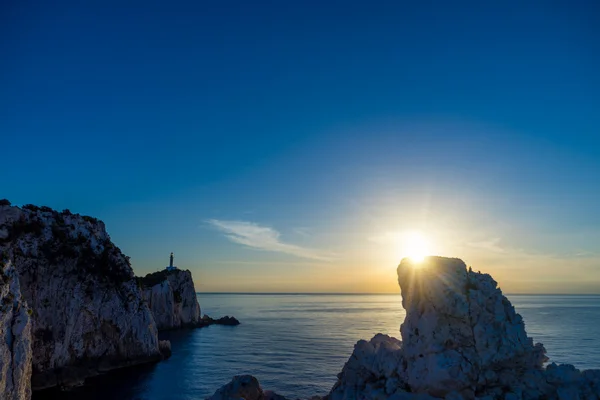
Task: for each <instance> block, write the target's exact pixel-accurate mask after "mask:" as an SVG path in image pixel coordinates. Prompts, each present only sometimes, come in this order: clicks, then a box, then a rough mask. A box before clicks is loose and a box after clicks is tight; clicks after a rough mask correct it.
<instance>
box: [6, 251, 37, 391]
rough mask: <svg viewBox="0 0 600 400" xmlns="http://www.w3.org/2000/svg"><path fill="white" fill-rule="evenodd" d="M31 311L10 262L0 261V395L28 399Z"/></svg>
mask: <svg viewBox="0 0 600 400" xmlns="http://www.w3.org/2000/svg"><path fill="white" fill-rule="evenodd" d="M30 312H31V310H30V309H29V308H28V306H27V302H26V301H25V300H24V299H23V297H22V296H21V290H20V287H19V279H18V277H17V273H16V271H15V269H14V267H13V266H12V265H11V264H10V262H8V261H5V260H3V259H0V336H1V339H0V395H1V396H2V399H3V400H27V399H30V398H31V356H32V352H31V318H30V316H29V314H30Z"/></svg>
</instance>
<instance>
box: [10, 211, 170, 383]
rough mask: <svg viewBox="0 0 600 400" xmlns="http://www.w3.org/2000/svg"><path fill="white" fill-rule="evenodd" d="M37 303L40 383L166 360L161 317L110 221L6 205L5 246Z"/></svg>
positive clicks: (35, 333) (35, 329)
mask: <svg viewBox="0 0 600 400" xmlns="http://www.w3.org/2000/svg"><path fill="white" fill-rule="evenodd" d="M1 252H4V253H6V255H7V257H8V258H9V259H11V260H12V261H13V265H14V266H15V268H16V270H17V273H18V276H19V281H20V284H21V289H22V293H23V296H24V297H25V299H26V300H27V302H28V304H29V306H30V307H31V308H32V309H33V327H32V331H33V338H34V341H33V376H32V386H33V389H41V388H46V387H51V386H55V385H69V384H73V383H77V382H80V381H81V380H83V379H84V378H85V377H87V376H91V375H94V374H97V373H98V372H101V371H106V370H109V369H113V368H118V367H122V366H127V365H133V364H138V363H142V362H148V361H154V360H159V359H160V358H161V354H160V351H159V346H158V334H157V328H156V324H155V322H154V318H153V316H152V313H151V312H150V309H149V308H148V306H147V305H146V303H145V301H144V300H143V297H142V293H141V290H140V288H139V287H138V284H137V282H136V280H135V279H134V276H133V271H132V269H131V266H130V264H129V258H128V257H126V256H125V255H123V253H122V252H121V251H120V249H119V248H118V247H116V246H115V245H114V244H113V243H112V242H111V240H110V237H109V236H108V234H107V233H106V229H105V227H104V223H102V222H101V221H98V220H97V219H95V218H91V217H85V216H80V215H78V214H71V213H70V212H69V211H63V212H62V213H60V212H57V211H54V210H52V209H50V208H48V207H41V208H40V207H36V206H31V205H28V206H24V207H23V208H18V207H11V206H8V205H1V206H0V253H1Z"/></svg>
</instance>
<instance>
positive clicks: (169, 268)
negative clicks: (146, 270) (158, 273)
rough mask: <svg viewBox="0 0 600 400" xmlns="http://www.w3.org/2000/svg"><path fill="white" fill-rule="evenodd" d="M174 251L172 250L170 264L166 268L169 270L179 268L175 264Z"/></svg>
mask: <svg viewBox="0 0 600 400" xmlns="http://www.w3.org/2000/svg"><path fill="white" fill-rule="evenodd" d="M173 258H175V257H174V256H173V252H171V257H169V266H168V267H167V268H166V270H167V271H175V270H176V269H177V267H176V266H174V265H173Z"/></svg>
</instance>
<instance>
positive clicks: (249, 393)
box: [208, 375, 265, 400]
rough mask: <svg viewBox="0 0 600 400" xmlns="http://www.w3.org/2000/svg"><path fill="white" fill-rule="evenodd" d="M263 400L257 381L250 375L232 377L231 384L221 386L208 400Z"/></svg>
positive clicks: (263, 396)
mask: <svg viewBox="0 0 600 400" xmlns="http://www.w3.org/2000/svg"><path fill="white" fill-rule="evenodd" d="M231 399H244V400H265V395H264V393H263V390H262V389H261V387H260V384H259V383H258V379H256V378H255V377H253V376H252V375H239V376H234V377H233V379H232V380H231V382H229V383H228V384H226V385H224V386H222V387H221V388H220V389H219V390H217V391H216V392H215V394H213V395H212V396H211V397H209V398H208V400H231Z"/></svg>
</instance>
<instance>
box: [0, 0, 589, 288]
mask: <svg viewBox="0 0 600 400" xmlns="http://www.w3.org/2000/svg"><path fill="white" fill-rule="evenodd" d="M124 3H128V5H127V6H124V5H123V4H124ZM492 3H494V4H492ZM500 4H501V5H500ZM542 4H543V6H542ZM0 54H1V59H2V61H1V62H0V138H1V149H2V155H1V158H0V159H1V161H2V167H1V168H0V181H1V182H2V184H1V189H0V198H2V197H6V198H8V199H9V200H11V201H12V202H13V204H17V205H22V204H26V203H34V204H38V205H48V206H51V207H53V208H57V209H64V208H69V209H70V210H71V211H73V212H79V213H82V214H87V215H93V216H96V217H98V218H100V219H102V220H104V221H105V222H106V225H107V229H108V231H109V233H110V235H111V237H112V239H113V241H114V242H115V243H116V244H117V245H118V246H120V247H121V249H122V250H123V251H124V252H125V253H126V254H128V255H130V256H131V257H132V262H133V267H134V269H135V271H136V273H138V274H145V273H147V272H151V271H155V270H157V269H159V268H163V267H164V266H165V265H167V263H168V255H169V252H171V251H174V252H175V255H176V264H178V265H179V266H180V267H185V268H189V269H191V270H192V272H193V274H194V278H195V281H196V287H197V289H198V290H201V291H259V292H260V291H275V292H287V291H293V292H321V291H333V292H398V287H397V283H396V275H395V268H396V265H397V264H398V262H399V260H400V258H401V257H402V256H403V254H402V252H403V250H402V243H401V242H402V239H401V238H402V237H403V236H402V235H403V234H404V233H405V232H407V231H420V232H421V233H422V234H423V235H424V236H426V237H427V238H428V240H429V242H430V244H431V249H432V253H434V254H439V255H447V256H458V257H461V258H463V259H464V260H465V262H466V263H467V264H469V265H472V266H473V268H474V269H476V270H479V269H480V270H482V271H486V272H490V273H492V275H493V276H494V277H495V278H496V279H497V280H498V281H499V282H500V285H501V287H502V288H503V289H504V290H505V291H506V292H512V293H516V292H528V293H539V292H543V293H563V292H579V293H582V292H585V293H600V246H599V244H600V72H599V71H600V6H599V3H598V2H594V1H588V2H581V1H562V2H557V1H547V2H529V1H524V2H516V1H514V2H511V1H509V2H485V1H484V2H481V1H473V2H460V1H459V2H445V1H444V2H441V1H440V2H399V1H398V2H392V1H386V2H372V1H370V2H358V1H343V2H342V1H339V2H324V1H302V2H293V1H273V2H258V1H252V2H250V1H240V2H214V1H213V2H202V1H189V2H170V1H169V2H167V1H143V2H142V1H139V2H114V3H112V2H109V1H84V2H81V1H78V2H62V1H58V2H37V3H35V4H34V3H33V2H28V1H16V0H6V1H3V2H1V4H0Z"/></svg>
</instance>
